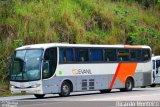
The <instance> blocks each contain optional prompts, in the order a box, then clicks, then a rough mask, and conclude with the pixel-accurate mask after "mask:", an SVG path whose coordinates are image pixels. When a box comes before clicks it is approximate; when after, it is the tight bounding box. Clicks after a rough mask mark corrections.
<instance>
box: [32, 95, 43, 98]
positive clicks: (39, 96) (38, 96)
mask: <svg viewBox="0 0 160 107" xmlns="http://www.w3.org/2000/svg"><path fill="white" fill-rule="evenodd" d="M34 96H35V97H36V98H44V96H45V94H34Z"/></svg>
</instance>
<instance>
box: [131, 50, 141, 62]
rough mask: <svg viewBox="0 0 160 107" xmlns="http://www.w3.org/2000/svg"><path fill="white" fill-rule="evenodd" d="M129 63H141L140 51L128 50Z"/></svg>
mask: <svg viewBox="0 0 160 107" xmlns="http://www.w3.org/2000/svg"><path fill="white" fill-rule="evenodd" d="M130 61H141V50H136V49H130Z"/></svg>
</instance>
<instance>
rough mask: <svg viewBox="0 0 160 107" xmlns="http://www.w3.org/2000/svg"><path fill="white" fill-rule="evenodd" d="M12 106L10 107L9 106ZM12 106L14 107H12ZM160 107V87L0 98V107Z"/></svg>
mask: <svg viewBox="0 0 160 107" xmlns="http://www.w3.org/2000/svg"><path fill="white" fill-rule="evenodd" d="M11 105H12V106H11ZM13 105H14V106H13ZM1 106H2V107H108V106H110V107H118V106H121V107H122V106H125V107H126V106H127V107H131V106H132V107H138V106H141V107H146V106H148V107H156V106H157V107H160V87H159V88H158V87H157V88H134V89H133V91H131V92H120V91H119V90H117V89H114V90H112V91H111V92H110V93H105V94H101V93H100V92H99V91H91V92H76V93H72V94H71V96H69V97H59V96H58V94H50V95H47V96H45V98H43V99H36V98H35V97H34V96H33V95H26V96H14V97H0V107H1Z"/></svg>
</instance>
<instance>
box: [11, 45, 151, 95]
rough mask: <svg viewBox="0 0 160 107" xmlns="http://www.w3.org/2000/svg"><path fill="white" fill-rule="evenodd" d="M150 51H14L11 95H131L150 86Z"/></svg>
mask: <svg viewBox="0 0 160 107" xmlns="http://www.w3.org/2000/svg"><path fill="white" fill-rule="evenodd" d="M151 71H152V66H151V48H150V47H149V46H131V45H91V44H66V43H47V44H33V45H27V46H22V47H19V48H17V49H15V52H14V55H13V58H12V64H11V71H10V87H11V88H10V89H11V92H12V93H13V94H16V93H22V94H33V95H35V97H37V98H43V97H44V95H46V94H52V93H53V94H54V93H56V94H59V95H60V96H64V97H65V96H69V95H70V93H71V92H80V91H96V90H98V91H100V92H101V93H107V92H110V91H111V90H112V89H120V91H131V90H132V89H133V88H134V87H141V86H146V85H150V84H151V75H152V74H151Z"/></svg>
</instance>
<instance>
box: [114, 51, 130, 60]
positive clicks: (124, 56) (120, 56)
mask: <svg viewBox="0 0 160 107" xmlns="http://www.w3.org/2000/svg"><path fill="white" fill-rule="evenodd" d="M117 60H118V61H129V50H128V49H118V50H117Z"/></svg>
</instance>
